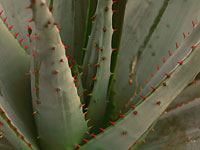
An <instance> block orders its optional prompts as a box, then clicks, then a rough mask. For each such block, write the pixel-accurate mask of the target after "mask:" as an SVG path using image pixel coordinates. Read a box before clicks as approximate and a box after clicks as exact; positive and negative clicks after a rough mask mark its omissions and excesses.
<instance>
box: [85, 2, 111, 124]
mask: <svg viewBox="0 0 200 150" xmlns="http://www.w3.org/2000/svg"><path fill="white" fill-rule="evenodd" d="M112 3H113V2H112V0H99V1H98V5H97V9H96V13H95V20H94V25H93V29H92V32H91V36H90V38H89V41H88V47H87V48H86V55H85V61H84V64H83V66H84V69H85V70H87V71H86V72H87V73H85V74H83V77H84V78H85V80H83V81H86V84H87V85H86V87H87V86H91V85H90V84H91V82H88V80H90V81H92V80H94V83H93V84H94V87H93V90H92V92H91V98H90V103H89V106H88V113H87V118H89V119H90V121H89V124H91V125H93V126H95V127H96V126H99V125H102V121H103V118H104V113H105V109H106V108H105V107H106V95H107V87H108V83H109V78H110V62H111V53H112V47H111V39H112V33H113V28H112V13H113V12H112ZM95 72H96V73H95ZM95 74H96V75H95ZM91 75H92V76H91ZM94 78H95V79H94ZM101 87H104V88H101Z"/></svg>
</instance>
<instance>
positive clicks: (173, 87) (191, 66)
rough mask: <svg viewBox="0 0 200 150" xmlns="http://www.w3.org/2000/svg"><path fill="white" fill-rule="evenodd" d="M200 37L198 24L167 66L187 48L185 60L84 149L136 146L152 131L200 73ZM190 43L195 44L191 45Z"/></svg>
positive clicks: (182, 59)
mask: <svg viewBox="0 0 200 150" xmlns="http://www.w3.org/2000/svg"><path fill="white" fill-rule="evenodd" d="M199 38H200V29H199V28H198V27H196V28H195V29H194V30H193V32H192V33H191V35H190V36H189V37H188V38H187V39H186V41H185V43H188V44H187V45H184V46H182V47H179V48H178V49H177V50H176V53H175V54H174V55H173V57H171V58H170V61H168V63H165V65H164V66H169V65H170V63H169V62H172V61H174V58H176V57H177V56H178V55H179V52H182V51H184V54H185V56H184V57H182V58H181V59H180V61H182V62H183V63H182V64H179V63H177V61H176V65H175V66H174V67H173V68H171V70H170V72H169V73H170V77H165V78H163V79H161V80H160V82H159V84H157V85H156V90H154V91H152V92H151V93H149V94H148V95H145V97H143V100H142V101H141V102H140V104H138V105H137V106H136V107H135V109H134V110H130V111H129V112H128V113H127V114H125V115H124V116H122V119H121V120H119V121H118V122H116V123H112V124H114V125H113V126H112V127H110V128H108V129H107V130H106V131H105V132H104V133H102V134H100V135H99V136H97V137H96V138H95V139H93V140H91V141H90V142H89V143H87V144H85V145H84V146H83V147H82V149H87V150H88V149H96V150H101V149H102V148H104V149H105V150H106V149H108V150H109V149H120V150H125V149H128V148H129V147H132V148H134V147H135V146H134V145H135V144H136V143H137V141H138V140H139V139H140V138H141V137H142V136H143V135H144V134H145V133H146V132H148V131H149V129H150V127H151V126H152V125H153V124H154V123H155V122H156V121H157V120H158V119H159V117H160V116H161V115H162V114H163V112H164V111H165V109H166V108H167V107H168V106H169V105H170V103H171V102H172V101H173V100H174V99H175V98H176V96H177V95H178V94H179V93H181V91H182V90H183V89H184V88H185V87H186V86H187V85H188V84H189V83H190V82H191V81H192V80H193V79H194V77H195V76H196V75H197V74H198V73H199V71H200V62H199V58H200V44H199V40H198V39H199ZM194 39H195V40H194ZM193 40H194V41H193ZM191 43H192V44H193V46H192V47H191V45H190V44H191ZM188 46H189V47H188ZM183 75H184V76H183ZM124 133H125V136H124ZM113 139H115V140H113ZM133 143H134V144H133ZM132 144H133V145H132Z"/></svg>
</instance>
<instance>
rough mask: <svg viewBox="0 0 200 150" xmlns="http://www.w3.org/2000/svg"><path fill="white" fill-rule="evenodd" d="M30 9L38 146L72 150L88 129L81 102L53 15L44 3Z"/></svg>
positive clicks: (40, 1)
mask: <svg viewBox="0 0 200 150" xmlns="http://www.w3.org/2000/svg"><path fill="white" fill-rule="evenodd" d="M31 7H32V9H33V19H34V20H35V26H36V34H37V37H36V38H35V39H34V40H35V41H33V43H34V42H35V45H36V47H35V49H33V50H32V54H31V55H32V62H31V72H33V71H34V70H36V73H35V74H34V75H32V76H31V79H32V90H34V89H35V90H34V92H32V95H33V102H35V101H36V102H37V104H36V105H35V106H34V111H35V118H36V123H37V127H38V134H39V138H40V143H41V147H42V148H44V149H64V148H67V149H71V148H72V147H73V145H76V144H77V143H78V142H79V140H80V138H81V137H82V135H83V134H84V133H85V132H86V130H87V125H86V122H85V119H84V115H83V113H82V112H81V110H82V109H81V105H80V104H81V103H80V99H79V96H78V95H77V90H76V87H75V85H74V81H73V77H72V75H71V71H70V68H69V65H68V60H67V58H66V56H65V48H64V46H63V44H62V42H61V39H60V36H59V30H58V28H57V26H56V24H55V21H54V19H53V17H52V14H51V13H50V12H49V10H48V7H47V5H46V3H45V1H44V0H37V1H32V3H31ZM40 14H43V15H42V16H41V15H40ZM44 43H46V44H44ZM48 115H49V116H51V117H47V116H48ZM55 143H56V144H55Z"/></svg>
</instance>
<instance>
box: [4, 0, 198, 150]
mask: <svg viewBox="0 0 200 150" xmlns="http://www.w3.org/2000/svg"><path fill="white" fill-rule="evenodd" d="M8 2H11V1H10V0H8ZM30 2H31V5H30V6H28V7H26V10H25V11H27V12H28V13H30V12H33V16H32V15H30V16H29V17H30V18H29V19H27V22H26V21H25V19H24V18H23V19H24V20H23V22H25V23H28V22H29V24H28V26H29V27H28V34H26V33H25V32H26V31H24V30H20V31H22V32H23V34H22V35H27V39H28V40H24V41H23V40H21V37H20V40H19V41H18V40H17V38H19V37H18V34H15V32H14V36H13V35H12V34H11V31H12V32H13V30H12V28H13V27H12V26H10V25H8V24H7V21H6V18H4V17H3V18H2V20H1V24H0V25H1V28H0V32H1V33H2V34H1V35H3V36H4V38H0V43H1V46H2V47H0V51H1V54H0V58H1V59H0V61H1V64H0V68H1V69H2V71H1V72H0V81H1V86H2V89H1V91H0V92H1V97H0V102H1V116H0V130H1V132H0V134H1V133H3V136H4V137H5V138H3V139H5V140H4V141H5V142H4V143H3V142H2V141H0V143H2V145H1V144H0V148H1V147H5V148H7V149H10V148H13V147H14V149H37V150H45V149H48V150H49V149H52V150H54V149H66V150H72V149H76V148H80V149H83V150H94V149H95V150H110V149H117V150H125V149H128V148H130V149H135V148H136V146H137V144H138V143H140V141H141V140H143V138H144V137H145V136H146V135H147V133H148V132H149V131H150V129H151V128H152V127H153V125H154V124H155V123H156V121H157V120H158V119H159V117H160V116H161V115H162V114H163V112H164V111H165V109H166V108H167V107H168V106H169V104H170V103H171V102H172V101H173V99H175V97H176V96H177V95H179V94H180V93H181V91H182V90H183V89H184V87H186V86H187V85H188V84H189V83H191V81H192V80H193V79H194V77H195V76H196V74H197V73H198V72H199V70H200V67H199V61H198V59H199V57H200V47H199V39H200V30H199V28H198V26H199V25H194V26H195V28H194V29H193V31H192V32H191V33H190V35H189V36H188V35H187V38H186V37H184V38H185V40H184V42H183V44H179V48H178V49H176V51H175V52H174V53H173V55H171V57H169V59H168V60H166V62H165V63H164V64H163V66H160V68H159V71H158V72H157V73H156V74H155V75H154V78H153V79H152V80H151V81H150V82H149V84H147V85H146V88H145V90H144V92H141V93H140V95H139V96H138V97H137V99H136V101H134V102H131V103H130V102H129V103H128V104H131V105H130V107H128V108H127V109H125V110H124V109H123V111H124V112H126V111H127V110H129V111H128V112H127V113H126V114H121V112H120V109H122V108H123V107H124V106H123V107H120V106H119V104H120V103H119V99H121V98H120V97H121V96H123V95H126V94H127V96H126V97H125V99H121V100H122V101H123V102H122V103H123V104H126V105H128V104H127V102H128V99H127V97H130V95H131V96H133V95H134V90H136V89H137V85H134V84H135V83H134V81H135V80H133V82H131V80H130V81H129V79H130V77H127V78H126V76H127V75H128V73H127V72H128V71H127V70H128V67H129V65H127V64H129V63H130V62H131V65H132V66H131V67H132V68H131V69H132V70H131V71H130V73H133V71H136V75H137V76H138V75H139V74H140V73H141V70H140V69H138V68H137V69H136V70H134V67H133V66H134V65H133V64H132V62H136V65H137V67H140V66H141V63H138V62H147V60H148V59H145V58H146V57H147V56H148V55H147V54H146V53H145V51H146V50H144V52H143V55H141V57H138V58H137V60H138V61H133V60H132V59H131V60H130V59H127V60H125V59H122V58H124V57H125V56H127V55H129V54H130V58H131V57H132V56H134V55H135V54H136V53H137V51H135V50H134V51H131V50H130V47H131V46H130V45H131V44H129V43H131V42H132V41H131V40H127V41H126V37H129V38H130V39H132V38H133V39H135V37H134V36H132V33H134V32H135V30H134V29H135V28H132V29H131V32H130V33H129V29H130V28H127V27H128V25H127V23H128V24H129V18H130V16H129V15H132V13H130V12H126V9H127V10H129V11H130V10H132V8H131V7H132V6H133V4H137V5H135V7H134V10H133V12H138V13H140V12H141V10H144V12H143V13H144V14H146V13H145V12H146V11H145V10H148V11H147V12H151V13H149V15H150V16H151V17H148V19H147V18H145V19H144V18H140V17H138V15H135V18H130V20H132V21H133V22H134V23H136V21H134V19H136V20H138V22H140V23H141V22H143V21H144V20H146V19H147V21H148V23H149V24H148V25H147V26H146V25H144V26H141V28H143V27H144V28H145V29H147V31H150V32H149V33H148V32H147V33H146V32H145V33H144V34H145V36H144V37H142V38H141V42H140V44H138V45H137V46H136V47H137V48H139V47H140V46H141V45H142V43H145V42H146V41H148V42H149V43H152V42H153V43H154V44H156V41H155V42H154V41H152V42H151V38H152V39H154V36H155V35H154V32H155V33H158V34H159V33H162V34H163V35H165V33H164V32H161V31H160V28H161V27H162V26H161V25H162V24H163V23H162V20H161V21H160V18H163V17H164V18H165V17H166V16H167V14H168V13H165V11H167V12H169V10H174V8H176V7H178V4H179V3H181V4H182V3H183V4H184V6H186V4H187V3H184V2H182V1H181V2H180V1H179V2H178V1H175V2H174V1H173V3H170V1H168V0H164V1H159V2H158V3H156V2H154V1H152V2H153V3H152V2H151V1H138V2H133V1H128V3H127V4H126V1H124V0H118V1H112V0H98V3H96V2H97V1H93V0H88V1H84V2H82V3H84V5H83V6H82V5H76V9H74V8H75V7H74V6H75V5H74V4H77V3H78V1H76V2H75V3H73V2H74V1H70V0H69V1H67V3H66V1H64V0H57V1H53V0H50V1H45V0H31V1H30ZM68 2H69V3H68ZM87 2H88V5H89V7H88V17H87V20H86V23H84V25H83V26H82V25H81V23H80V22H82V21H83V20H84V19H83V20H77V18H78V16H79V15H80V14H81V13H80V12H81V11H80V9H78V8H79V7H80V8H82V9H84V11H83V12H84V14H83V16H85V12H87V11H86V9H85V4H87ZM91 2H92V3H91ZM93 2H94V3H93ZM168 2H169V3H168ZM195 2H196V1H195V0H193V1H192V4H193V5H191V7H194V4H195ZM13 3H14V2H13ZM1 4H2V7H5V8H8V7H6V5H5V4H9V3H6V2H5V1H4V2H2V3H1ZM62 4H63V5H62ZM67 4H68V5H67ZM116 4H117V5H118V6H123V7H120V8H119V7H118V6H117V5H116ZM170 4H174V5H173V6H174V7H172V5H170ZM113 5H114V6H113ZM168 5H169V6H170V7H169V6H168ZM152 7H153V8H156V9H155V10H152V9H151V8H152ZM17 8H18V9H19V8H20V4H18V5H17ZM29 8H31V9H29ZM65 8H70V9H68V10H67V12H69V13H67V16H68V18H64V19H63V20H62V18H63V17H65V14H64V13H62V12H65V11H64V10H65ZM137 8H138V9H137ZM172 8H173V9H172ZM178 8H180V7H178ZM168 9H169V10H168ZM137 10H138V11H137ZM195 10H196V7H195ZM8 11H9V10H7V11H6V13H7V14H9V15H8V16H12V15H11V13H8ZM193 11H194V10H191V12H189V14H188V16H191V14H192V12H193ZM92 12H95V13H94V14H93V13H92ZM123 12H125V14H126V15H127V16H129V17H128V18H127V17H126V19H125V21H126V23H125V26H124V28H125V29H126V28H127V29H126V30H122V25H123V16H124V14H123ZM2 13H3V12H1V14H2ZM54 13H55V14H54ZM113 13H116V14H115V15H114V16H113ZM117 13H120V15H121V16H117ZM186 13H187V12H186ZM74 14H75V16H74ZM134 14H135V13H134ZM21 15H22V17H23V16H24V15H25V13H22V14H21ZM26 15H27V14H26ZM2 16H3V15H2ZM177 16H178V15H177ZM115 17H116V18H117V21H116V20H115ZM17 18H18V17H17ZM54 18H55V19H54ZM83 18H84V17H83ZM169 18H171V17H169ZM188 18H189V17H187V19H188ZM8 19H9V18H8ZM10 19H13V20H15V19H16V18H15V17H13V18H10ZM65 19H66V20H67V19H69V20H72V21H73V22H70V23H69V22H68V21H66V20H65ZM112 19H113V20H112ZM140 19H141V21H139V20H140ZM142 19H144V20H143V21H142ZM164 20H167V19H164ZM188 20H189V19H188ZM3 22H4V23H3ZM119 22H120V23H119ZM133 22H131V21H130V25H131V24H133ZM164 22H165V21H164ZM196 22H197V21H196V20H195V23H196ZM195 23H194V22H193V24H195ZM136 24H137V23H136ZM78 26H81V27H80V28H79V29H80V30H81V32H80V33H79V32H78V31H79V30H78V29H77V28H78ZM85 26H86V27H85ZM160 26H161V27H160ZM60 27H61V28H60ZM135 27H136V26H135ZM17 28H19V26H16V29H17ZM152 28H154V29H153V30H152ZM62 29H63V30H62ZM83 29H85V34H84V35H83V32H82V31H83ZM183 29H185V28H183ZM30 31H32V32H30ZM65 31H67V32H66V33H65ZM124 31H126V32H124ZM139 31H140V30H139ZM170 31H171V30H170ZM190 31H191V30H190ZM90 32H91V33H90ZM113 32H114V34H113ZM121 32H122V34H123V32H124V35H123V36H122V47H124V45H127V47H126V46H125V47H126V48H127V49H126V48H121V47H120V37H121ZM180 32H181V31H180ZM139 34H141V33H139ZM60 35H61V37H60ZM116 35H117V36H116ZM78 36H80V37H78ZM176 36H178V34H177V35H176ZM77 37H78V38H77ZM88 37H89V38H88ZM79 38H80V41H79V40H78V39H79ZM5 40H9V43H7V42H5ZM65 40H67V41H65ZM68 40H69V41H68ZM77 40H78V43H77V42H75V41H77ZM63 41H64V43H65V44H67V45H68V42H69V47H68V46H64V45H63ZM124 41H126V43H127V44H124ZM136 41H137V39H136ZM173 41H174V40H173ZM29 42H30V43H29ZM115 42H116V43H115ZM148 42H147V43H148ZM81 43H83V45H81ZM133 43H134V42H133ZM136 43H137V42H136ZM147 43H146V44H147ZM24 44H25V46H24ZM80 45H81V47H83V50H84V52H83V51H82V50H81V48H77V47H80ZM163 45H164V44H163ZM160 49H162V48H160ZM27 50H28V53H29V50H31V53H30V54H28V53H27V52H25V51H27ZM126 50H127V51H128V53H126ZM139 50H142V48H141V49H140V48H139ZM66 51H68V52H67V53H65V52H66ZM9 53H10V54H9ZM111 54H112V55H111ZM123 54H124V55H123ZM73 55H75V56H73ZM118 55H119V59H118ZM6 56H8V58H6ZM138 56H139V55H138ZM80 58H81V59H80ZM156 58H157V59H159V56H158V57H156ZM6 60H9V61H6ZM13 60H14V61H15V62H14V63H13V62H12V61H13ZM71 60H72V61H71ZM82 61H83V64H82ZM123 61H125V62H126V63H123ZM151 63H153V64H154V62H153V61H151ZM7 68H9V69H7ZM122 68H126V69H124V70H125V76H123V75H122V74H123V72H121V73H120V71H122V70H123V69H122ZM70 69H72V70H70ZM79 69H80V70H79ZM117 69H118V70H117ZM115 73H116V74H115ZM13 74H14V75H15V76H12V75H13ZM183 74H184V75H183ZM72 75H73V76H72ZM131 75H132V74H131ZM120 76H121V77H124V78H123V80H122V81H120V82H118V81H119V80H120V79H119V77H120ZM132 77H135V76H131V78H132ZM116 78H117V80H116ZM143 78H145V77H143V75H141V79H140V80H137V81H141V80H142V79H143ZM30 79H31V81H30ZM125 80H126V81H128V82H126V83H124V84H121V83H123V81H125ZM74 82H75V83H74ZM130 83H134V84H132V85H134V86H135V87H134V86H132V85H130ZM141 83H142V85H143V82H141ZM30 84H31V85H30ZM127 84H128V85H130V86H129V87H128V88H127V89H129V88H130V87H133V89H132V88H130V89H131V90H130V91H123V90H122V91H120V92H119V90H120V89H121V88H119V87H120V85H123V86H124V85H127ZM12 85H14V86H12ZM82 85H83V88H84V89H83V88H82ZM123 86H122V88H123ZM31 92H32V101H31ZM118 92H119V93H118ZM135 96H136V95H135ZM140 96H141V97H142V98H141V97H140ZM80 98H81V99H80ZM116 98H117V100H116ZM134 98H135V97H134ZM16 100H17V101H16ZM138 101H139V103H137V102H138ZM31 103H32V105H33V110H32V109H31ZM135 103H137V105H134V104H135ZM25 104H26V106H25V108H23V111H22V109H21V108H22V107H21V105H25ZM115 104H116V105H115ZM116 106H117V107H116ZM82 107H84V110H83V112H82ZM110 108H111V110H110ZM132 109H133V110H132ZM113 110H116V111H113ZM24 112H27V113H24ZM15 113H16V114H15ZM119 114H120V115H119ZM84 115H86V117H84ZM113 116H114V117H113ZM115 116H117V117H115ZM118 117H119V118H120V119H119V120H118V121H113V120H110V119H113V118H114V119H116V118H118ZM33 118H35V123H34V121H33ZM87 123H88V124H87ZM35 124H36V125H35ZM108 125H111V126H110V127H108V129H105V127H106V126H108ZM87 126H88V129H89V131H88V129H87ZM34 128H36V129H37V131H36V130H35V129H34ZM99 132H102V133H100V134H99V135H98V133H99ZM36 135H37V138H36ZM1 136H2V135H0V137H1ZM91 137H96V138H94V139H92V140H91V141H90V139H91ZM133 143H134V145H132V144H133Z"/></svg>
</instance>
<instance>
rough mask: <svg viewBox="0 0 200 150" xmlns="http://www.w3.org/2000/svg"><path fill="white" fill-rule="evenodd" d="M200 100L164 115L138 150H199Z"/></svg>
mask: <svg viewBox="0 0 200 150" xmlns="http://www.w3.org/2000/svg"><path fill="white" fill-rule="evenodd" d="M199 114H200V99H196V100H195V101H193V102H191V103H189V104H185V105H183V106H181V107H178V108H176V109H174V110H172V111H170V112H168V113H167V114H165V115H163V116H162V117H161V119H160V120H159V121H158V123H157V124H156V126H155V128H154V129H153V132H151V133H150V134H149V135H148V136H147V137H146V139H145V143H142V145H141V146H139V147H138V150H155V149H165V150H199V147H200V138H199V137H200V130H199V128H200V117H199Z"/></svg>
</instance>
